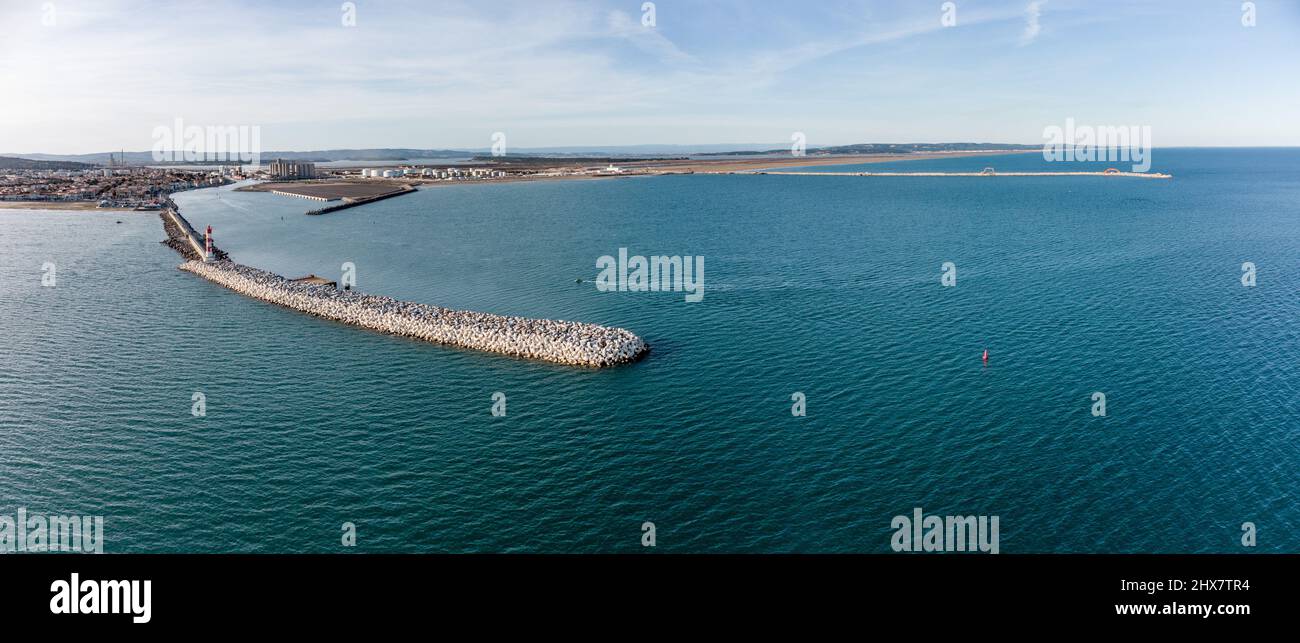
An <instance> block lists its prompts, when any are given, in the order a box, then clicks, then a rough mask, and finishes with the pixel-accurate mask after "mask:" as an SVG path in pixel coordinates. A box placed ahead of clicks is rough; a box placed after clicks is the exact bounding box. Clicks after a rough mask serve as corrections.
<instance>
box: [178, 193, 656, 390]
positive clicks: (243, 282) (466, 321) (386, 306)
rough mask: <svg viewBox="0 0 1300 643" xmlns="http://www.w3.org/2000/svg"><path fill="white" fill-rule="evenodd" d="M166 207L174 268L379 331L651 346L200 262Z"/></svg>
mask: <svg viewBox="0 0 1300 643" xmlns="http://www.w3.org/2000/svg"><path fill="white" fill-rule="evenodd" d="M169 206H170V207H168V208H167V209H166V210H165V211H163V212H162V213H160V215H159V216H161V217H162V220H163V229H164V230H166V232H167V236H168V240H167V241H164V243H166V244H167V245H168V246H170V247H171V248H173V249H174V250H176V251H177V252H179V253H180V254H181V255H182V256H184V257H185V258H186V261H185V263H182V264H181V265H180V269H181V270H184V271H186V272H190V273H194V274H196V275H198V276H200V277H203V278H204V279H207V280H208V281H211V282H213V283H215V284H218V285H220V286H224V287H226V288H229V289H230V290H233V291H235V292H237V293H239V294H242V295H246V296H248V297H252V298H254V299H260V300H262V301H266V302H270V303H273V304H278V305H280V306H284V307H286V308H292V309H293V310H297V311H301V312H305V313H308V314H311V315H315V316H317V317H322V318H325V319H329V320H333V321H338V322H342V323H345V324H350V325H352V326H360V327H362V328H367V329H370V330H376V331H379V332H382V333H388V334H392V335H398V336H401V337H409V338H412V339H418V340H423V341H427V342H431V343H435V344H443V345H447V346H453V347H457V348H467V349H472V350H479V351H486V352H491V353H498V354H502V355H509V356H511V357H519V358H524V359H535V360H541V361H546V362H552V363H556V364H564V365H567V366H583V367H592V368H604V367H609V366H617V365H619V364H627V363H630V362H634V361H636V360H638V359H640V358H641V357H644V356H645V354H646V353H647V352H649V350H650V346H649V345H648V344H646V342H645V340H643V339H641V338H640V337H638V336H636V335H635V334H633V333H632V332H631V331H628V330H625V329H622V328H614V327H610V326H598V325H596V324H587V323H582V322H571V321H559V320H552V319H531V318H527V317H508V316H504V315H493V314H491V313H478V312H471V311H465V310H454V309H451V308H442V307H440V306H432V305H429V304H419V303H414V302H409V301H400V300H397V299H393V298H391V297H383V296H378V295H367V294H364V293H360V292H357V291H355V290H339V289H338V288H337V286H336V285H335V283H334V282H332V281H328V280H325V279H322V278H320V277H317V276H316V275H308V276H306V277H300V278H298V279H286V278H284V277H282V276H280V275H277V274H275V273H271V272H267V271H265V270H258V269H257V268H251V267H249V266H243V265H240V264H237V263H235V262H234V261H231V260H230V258H229V255H228V254H227V253H225V252H222V251H221V250H219V249H217V248H216V247H215V246H213V248H212V258H213V260H211V261H204V260H203V259H204V257H205V256H206V255H205V250H206V248H205V247H204V245H203V244H202V243H201V242H200V241H199V236H198V233H197V232H195V231H194V228H193V227H192V226H191V225H190V224H189V222H188V221H186V220H185V217H183V216H181V214H180V211H179V210H178V209H177V208H176V207H175V205H174V204H169Z"/></svg>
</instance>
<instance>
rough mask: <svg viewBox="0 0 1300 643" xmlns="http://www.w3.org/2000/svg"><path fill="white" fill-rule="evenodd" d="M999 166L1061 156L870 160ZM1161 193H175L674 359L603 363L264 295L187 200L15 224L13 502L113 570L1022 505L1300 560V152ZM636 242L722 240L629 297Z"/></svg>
mask: <svg viewBox="0 0 1300 643" xmlns="http://www.w3.org/2000/svg"><path fill="white" fill-rule="evenodd" d="M1111 165H1116V163H1102V164H1071V165H1069V166H1068V167H1069V168H1070V169H1076V168H1086V169H1102V168H1104V167H1108V166H1111ZM986 166H993V167H996V168H997V169H1000V170H1014V169H1028V170H1034V169H1036V170H1059V169H1063V168H1064V166H1063V164H1059V163H1046V162H1045V161H1043V159H1042V157H1041V155H1038V154H1024V155H1008V156H999V157H982V158H955V159H944V160H932V161H911V162H905V163H902V162H900V163H890V164H878V165H871V166H864V167H861V168H854V169H869V170H883V169H886V168H888V169H897V170H902V171H927V170H954V171H956V170H960V171H971V170H979V169H980V168H983V167H986ZM835 169H842V168H835ZM1152 170H1153V171H1160V172H1170V173H1172V174H1173V175H1174V178H1173V179H1172V180H1142V179H1124V178H1109V177H1054V178H1035V177H1025V178H1017V177H997V178H982V177H980V178H868V177H817V176H771V175H769V176H705V175H697V176H670V177H652V178H623V179H612V180H598V181H596V180H593V181H566V182H546V183H511V184H499V185H484V184H479V185H473V184H465V185H453V186H446V187H436V188H430V189H423V190H421V191H420V192H418V193H416V194H413V195H408V196H402V197H399V198H395V199H390V200H386V201H382V202H379V203H375V204H371V205H367V206H364V207H360V208H355V209H351V210H345V211H341V212H337V213H333V214H329V215H325V216H320V217H307V216H303V214H302V213H303V212H304V211H306V210H309V209H312V208H314V207H318V206H319V204H317V203H314V202H311V201H306V200H302V199H295V198H290V197H283V196H277V195H271V194H264V193H243V192H234V191H232V190H230V189H229V188H221V189H209V190H201V191H195V192H187V193H180V194H177V195H176V196H175V200H176V201H177V202H178V203H179V204H180V205H181V207H182V212H183V214H185V215H186V216H187V217H188V218H189V220H190V221H191V222H192V223H193V224H194V225H195V226H196V227H202V226H206V225H209V224H210V225H212V226H213V228H214V230H215V236H216V239H217V241H218V244H219V245H220V246H221V247H222V248H223V249H225V250H227V251H229V252H230V253H231V255H232V257H233V258H234V259H235V260H236V261H239V262H241V263H244V264H248V265H251V266H256V267H259V268H264V269H267V270H272V271H275V272H278V273H280V274H283V275H286V276H291V277H296V276H302V275H306V274H308V273H314V274H317V275H321V276H327V277H331V278H338V276H339V273H340V268H341V265H342V264H343V263H344V262H353V263H354V264H355V266H356V275H357V286H358V288H359V289H360V290H363V291H367V292H373V293H377V294H385V295H391V296H394V297H398V298H403V299H411V300H417V301H421V302H428V303H434V304H439V305H443V306H450V307H456V308H468V309H474V310H481V311H487V312H494V313H501V314H510V315H524V316H532V317H552V318H562V319H573V320H579V321H588V322H595V323H601V324H610V325H617V326H622V327H625V328H628V329H630V330H632V331H633V332H636V333H638V334H640V335H641V336H643V337H644V338H645V339H646V340H647V341H648V342H649V343H650V344H651V346H652V351H651V353H650V354H649V356H648V357H647V358H646V359H645V360H643V361H640V362H638V363H636V364H633V365H630V366H626V367H621V368H616V369H609V370H583V369H573V368H565V367H560V366H554V365H548V364H541V363H533V362H524V361H518V360H514V359H510V358H505V357H500V356H495V355H488V354H480V353H469V352H462V351H458V350H453V349H447V348H442V347H439V346H434V345H430V344H424V343H419V342H415V341H411V340H406V339H400V338H394V337H389V336H385V335H380V334H376V333H372V332H368V331H364V330H359V329H355V328H351V327H347V326H343V325H339V324H336V323H331V322H327V321H323V320H319V319H316V318H313V317H310V316H307V315H304V314H301V313H297V312H294V311H291V310H287V309H282V308H278V307H275V306H272V305H269V304H265V303H262V302H258V301H254V300H251V299H247V298H244V297H242V296H239V295H236V294H234V293H232V292H230V291H227V290H224V289H222V288H220V287H218V286H215V285H213V284H210V283H208V282H206V281H203V280H201V279H199V278H197V277H195V276H194V275H191V274H187V273H183V272H180V271H178V270H176V265H177V264H178V263H179V258H178V256H177V255H176V254H175V253H173V252H172V251H171V250H169V249H168V248H166V247H165V246H163V245H161V244H159V243H158V241H159V240H161V239H162V238H163V232H162V226H161V224H160V222H159V219H158V216H157V214H156V213H101V212H81V213H60V212H34V211H16V210H0V337H2V338H3V341H2V342H0V347H2V348H0V357H2V359H0V480H3V481H4V484H3V486H2V487H0V514H10V515H12V514H13V513H15V512H16V510H17V508H18V507H26V508H27V510H28V511H29V512H41V513H45V514H96V515H103V516H104V517H105V532H106V534H105V535H106V544H105V550H106V551H110V552H143V551H164V552H209V551H214V552H345V551H364V552H470V551H475V552H477V551H507V552H647V551H655V552H869V553H887V552H889V551H890V547H889V543H890V536H891V534H892V530H891V529H890V520H891V518H892V517H893V516H895V515H910V514H911V512H912V510H913V508H915V507H921V508H923V509H924V511H925V512H926V513H927V514H938V515H948V514H961V515H996V516H999V518H1000V549H1001V551H1002V552H1004V553H1011V552H1243V551H1268V552H1280V551H1292V552H1294V551H1300V530H1298V529H1297V527H1298V526H1300V504H1297V502H1296V494H1297V492H1300V476H1298V475H1297V472H1298V471H1300V403H1297V399H1300V365H1298V364H1300V352H1298V350H1297V349H1298V348H1300V331H1298V330H1297V324H1296V319H1297V317H1298V316H1300V252H1298V250H1300V150H1297V149H1157V150H1155V152H1154V157H1153V166H1152ZM119 221H120V223H119ZM619 248H628V249H629V252H630V253H631V254H644V255H650V254H657V255H702V256H704V257H705V280H704V290H705V297H704V300H703V301H701V302H698V303H688V302H686V301H684V298H683V294H684V293H680V292H679V293H672V292H660V293H616V292H615V293H607V292H598V291H597V290H596V288H595V285H594V284H593V279H594V277H595V275H596V272H597V270H596V267H595V262H596V260H597V258H598V257H600V256H602V255H617V253H618V249H619ZM45 262H52V263H54V264H55V266H56V273H55V274H56V278H57V282H56V285H55V286H54V287H43V286H42V285H41V277H42V274H43V272H42V264H44V263H45ZM944 262H952V263H954V264H955V265H956V268H957V285H956V286H955V287H951V288H947V287H943V286H942V285H941V284H940V276H941V265H942V264H943V263H944ZM1244 262H1252V263H1254V264H1255V266H1256V270H1257V273H1256V274H1257V285H1256V286H1255V287H1244V286H1243V285H1242V282H1241V277H1242V264H1243V263H1244ZM579 279H581V280H582V281H581V282H579V281H578V280H579ZM986 348H987V349H988V351H989V355H990V359H989V362H988V364H987V365H984V364H982V363H981V360H980V355H981V352H982V351H983V350H984V349H986ZM195 392H201V393H203V395H204V396H205V397H206V416H205V417H194V416H193V415H192V414H191V407H192V404H193V402H192V396H193V394H194V393H195ZM496 392H502V393H504V394H505V395H506V398H507V414H506V416H505V417H493V415H492V414H491V412H490V411H491V407H492V404H493V398H492V396H493V394H494V393H496ZM795 392H802V393H804V394H805V395H806V397H807V416H806V417H793V416H792V415H791V404H792V402H791V395H792V394H793V393H795ZM1094 392H1103V393H1104V394H1105V395H1106V399H1107V414H1106V416H1105V417H1094V416H1093V415H1092V413H1091V409H1092V406H1093V400H1092V395H1093V393H1094ZM646 521H651V522H653V523H655V526H656V535H657V547H656V548H655V549H654V550H648V549H646V548H643V547H642V546H641V535H642V531H641V525H642V523H643V522H646ZM345 522H351V523H354V524H355V525H356V528H357V546H356V548H355V549H347V548H344V547H341V546H340V533H341V525H342V524H343V523H345ZM1244 522H1253V523H1255V525H1256V526H1257V528H1258V546H1257V547H1255V548H1253V549H1248V548H1243V547H1242V546H1241V544H1240V538H1241V534H1242V530H1241V526H1242V523H1244Z"/></svg>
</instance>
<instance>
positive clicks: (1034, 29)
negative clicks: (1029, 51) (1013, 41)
mask: <svg viewBox="0 0 1300 643" xmlns="http://www.w3.org/2000/svg"><path fill="white" fill-rule="evenodd" d="M1045 4H1047V0H1033V2H1030V3H1029V5H1028V6H1026V7H1025V31H1024V33H1022V34H1021V35H1020V44H1021V45H1027V44H1029V43H1031V42H1033V41H1034V40H1035V39H1037V38H1038V34H1039V32H1041V31H1042V30H1043V26H1042V25H1040V24H1039V23H1038V18H1039V17H1040V16H1042V15H1043V5H1045Z"/></svg>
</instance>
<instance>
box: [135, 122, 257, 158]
mask: <svg viewBox="0 0 1300 643" xmlns="http://www.w3.org/2000/svg"><path fill="white" fill-rule="evenodd" d="M152 136H153V160H154V162H155V163H196V162H214V163H234V162H238V163H246V164H250V165H260V164H261V161H262V128H261V126H258V125H215V126H214V125H207V126H203V127H200V126H198V125H188V126H187V125H185V121H184V120H182V119H181V118H180V117H179V116H178V117H176V120H175V121H174V122H173V123H172V125H170V126H168V125H159V126H157V127H155V128H153V134H152Z"/></svg>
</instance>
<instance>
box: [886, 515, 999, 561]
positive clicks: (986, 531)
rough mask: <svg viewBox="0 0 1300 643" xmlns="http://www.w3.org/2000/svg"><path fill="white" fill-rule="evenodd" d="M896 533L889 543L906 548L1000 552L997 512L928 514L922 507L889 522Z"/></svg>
mask: <svg viewBox="0 0 1300 643" xmlns="http://www.w3.org/2000/svg"><path fill="white" fill-rule="evenodd" d="M889 527H890V529H893V530H894V536H893V538H891V539H890V541H889V546H890V547H891V548H892V549H893V550H894V551H898V552H902V551H927V552H933V551H981V552H985V553H989V554H996V553H998V517H997V516H927V515H925V513H924V512H923V511H921V508H920V507H917V508H915V509H913V510H912V515H911V516H910V517H909V516H905V515H898V516H894V519H893V520H891V521H890V522H889Z"/></svg>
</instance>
